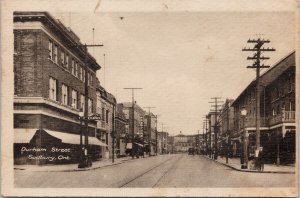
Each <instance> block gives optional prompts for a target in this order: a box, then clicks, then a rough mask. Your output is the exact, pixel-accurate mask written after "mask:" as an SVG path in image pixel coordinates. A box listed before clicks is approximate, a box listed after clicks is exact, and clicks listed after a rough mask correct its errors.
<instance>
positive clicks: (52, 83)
mask: <svg viewBox="0 0 300 198" xmlns="http://www.w3.org/2000/svg"><path fill="white" fill-rule="evenodd" d="M56 88H57V81H56V79H54V78H52V77H50V79H49V98H50V99H51V100H55V101H56V99H57V89H56Z"/></svg>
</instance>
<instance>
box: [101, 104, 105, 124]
mask: <svg viewBox="0 0 300 198" xmlns="http://www.w3.org/2000/svg"><path fill="white" fill-rule="evenodd" d="M104 114H105V109H104V107H102V115H101V116H102V121H104V120H105V119H104V116H105V115H104Z"/></svg>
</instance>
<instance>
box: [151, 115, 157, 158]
mask: <svg viewBox="0 0 300 198" xmlns="http://www.w3.org/2000/svg"><path fill="white" fill-rule="evenodd" d="M158 116H159V115H155V116H154V118H155V155H156V156H157V117H158ZM149 144H150V143H149Z"/></svg>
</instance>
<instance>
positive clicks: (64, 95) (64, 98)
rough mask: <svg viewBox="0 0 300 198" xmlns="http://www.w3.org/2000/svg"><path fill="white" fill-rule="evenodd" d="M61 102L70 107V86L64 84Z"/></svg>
mask: <svg viewBox="0 0 300 198" xmlns="http://www.w3.org/2000/svg"><path fill="white" fill-rule="evenodd" d="M61 102H62V103H63V104H65V105H68V86H67V85H65V84H62V87H61Z"/></svg>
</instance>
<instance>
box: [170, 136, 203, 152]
mask: <svg viewBox="0 0 300 198" xmlns="http://www.w3.org/2000/svg"><path fill="white" fill-rule="evenodd" d="M197 137H198V134H197V135H184V134H182V133H181V132H180V134H178V135H176V136H174V153H180V152H187V151H188V149H189V148H194V149H196V139H197Z"/></svg>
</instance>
